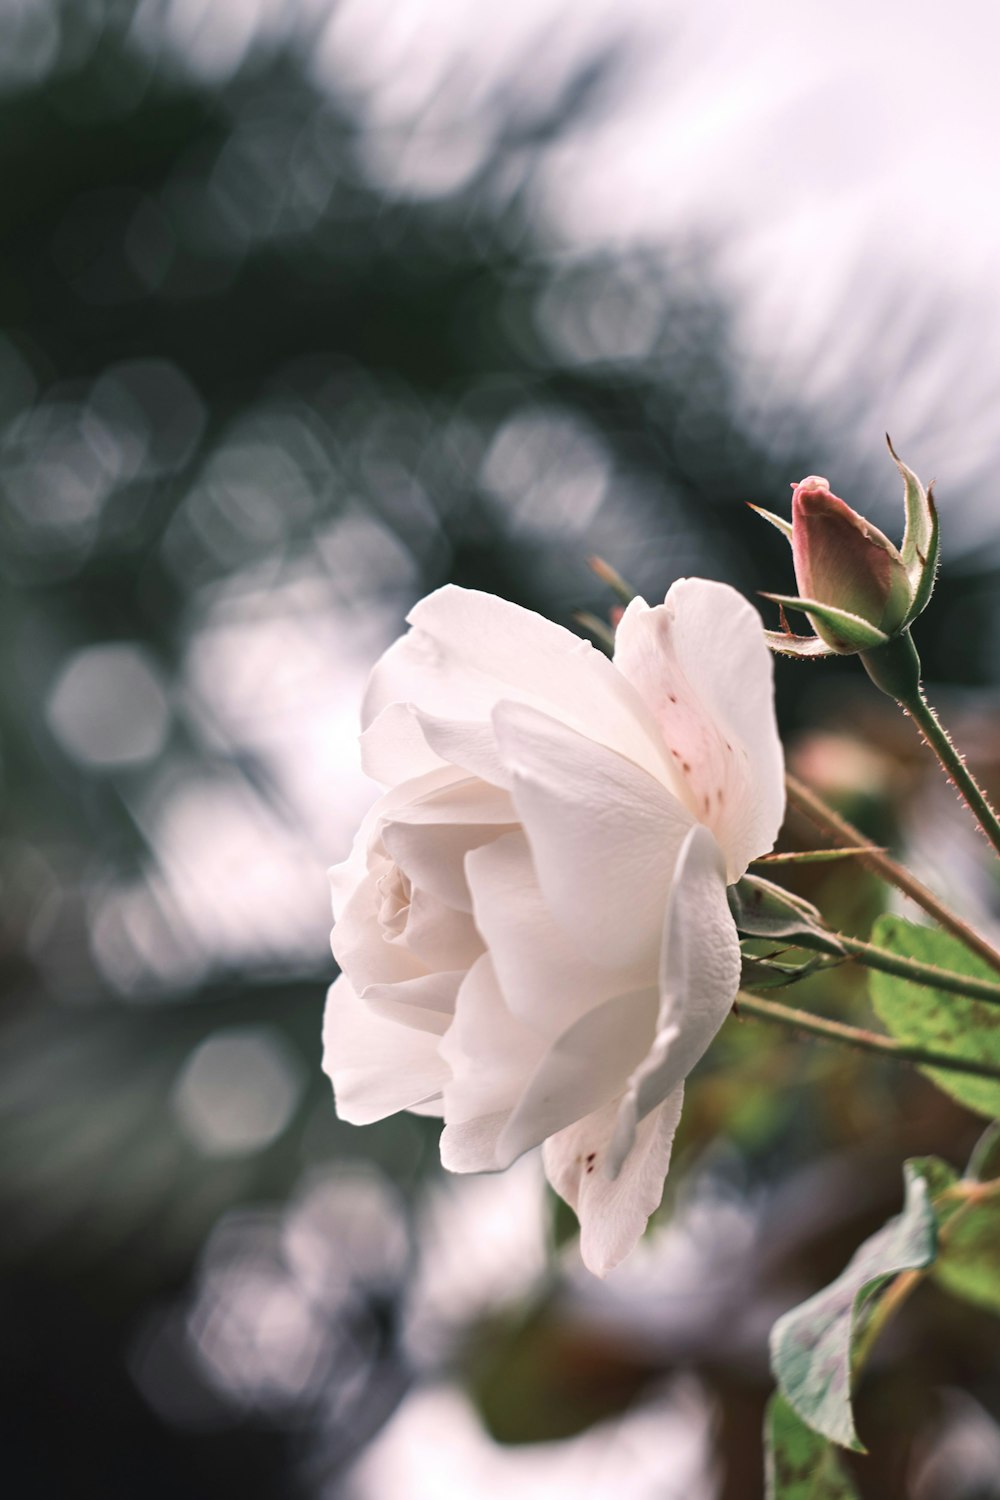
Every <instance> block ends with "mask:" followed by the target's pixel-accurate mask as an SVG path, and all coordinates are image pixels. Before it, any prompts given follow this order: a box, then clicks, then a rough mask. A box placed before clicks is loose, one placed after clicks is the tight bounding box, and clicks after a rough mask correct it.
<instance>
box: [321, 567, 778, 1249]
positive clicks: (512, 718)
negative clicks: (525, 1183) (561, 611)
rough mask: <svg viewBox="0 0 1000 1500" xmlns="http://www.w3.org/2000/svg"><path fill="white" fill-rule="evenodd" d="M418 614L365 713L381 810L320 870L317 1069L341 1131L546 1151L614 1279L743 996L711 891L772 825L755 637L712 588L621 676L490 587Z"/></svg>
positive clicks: (633, 629) (451, 1145) (674, 608)
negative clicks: (401, 1122) (374, 1126)
mask: <svg viewBox="0 0 1000 1500" xmlns="http://www.w3.org/2000/svg"><path fill="white" fill-rule="evenodd" d="M409 618H410V625H411V629H410V631H409V633H408V634H407V635H405V636H403V637H402V638H401V639H400V640H398V641H397V642H396V643H395V644H394V645H393V646H392V647H391V648H390V649H389V650H388V651H387V652H386V653H385V655H384V656H383V657H382V659H381V660H380V661H379V662H378V664H377V665H376V667H375V669H374V671H373V673H372V677H371V681H370V684H369V688H368V692H367V695H366V699H365V705H364V713H363V720H364V733H363V735H362V740H361V744H362V754H363V762H364V765H365V769H366V770H367V771H368V773H369V774H370V775H372V776H374V777H375V778H376V779H377V780H379V781H381V782H383V783H384V784H386V785H387V787H388V790H387V791H386V792H385V794H384V795H383V796H382V797H381V798H380V799H379V801H378V802H377V803H376V804H375V806H374V807H373V808H372V810H371V812H370V813H369V815H368V817H367V818H366V820H365V822H364V824H363V826H362V828H361V830H360V832H359V834H358V837H357V839H356V841H355V844H354V848H353V850H352V852H351V855H350V857H349V859H348V860H347V861H346V862H345V863H344V864H343V865H340V866H338V867H337V868H336V869H334V870H333V871H332V872H331V879H332V884H333V895H334V915H335V919H336V920H335V926H334V932H333V951H334V954H335V956H336V958H337V961H338V963H339V964H340V967H341V971H342V972H341V977H340V978H339V979H338V980H337V981H336V983H335V984H334V985H333V988H332V989H331V991H330V997H329V1000H328V1003H327V1011H326V1023H325V1037H324V1043H325V1060H324V1065H325V1067H326V1069H327V1071H328V1073H329V1074H330V1076H331V1077H332V1079H333V1084H334V1090H335V1094H336V1100H337V1109H338V1112H339V1114H340V1115H341V1117H342V1118H343V1119H345V1120H350V1121H353V1122H354V1123H356V1124H366V1123H368V1122H370V1121H373V1120H377V1119H381V1118H382V1117H384V1116H385V1115H389V1114H392V1113H394V1112H396V1111H397V1110H402V1109H410V1110H416V1111H418V1112H420V1113H422V1114H436V1115H440V1116H442V1117H443V1119H444V1130H443V1132H442V1136H441V1158H442V1161H443V1162H444V1165H445V1166H446V1167H449V1168H450V1169H451V1170H453V1171H456V1172H483V1171H493V1170H498V1169H502V1168H504V1167H507V1166H509V1165H510V1163H511V1162H513V1161H514V1160H515V1158H516V1157H518V1156H520V1155H521V1153H522V1152H525V1151H528V1150H530V1149H531V1148H532V1147H534V1146H539V1145H542V1146H543V1148H544V1149H543V1159H544V1162H545V1170H546V1172H547V1174H548V1177H549V1180H550V1181H551V1183H552V1185H553V1186H554V1188H555V1189H556V1191H557V1192H558V1193H560V1194H561V1195H562V1197H563V1198H565V1199H566V1201H567V1202H568V1203H569V1204H571V1205H572V1207H573V1208H574V1209H575V1211H576V1213H577V1215H578V1217H579V1219H580V1225H581V1249H582V1254H583V1258H584V1261H585V1262H586V1264H587V1265H588V1266H589V1267H590V1269H591V1270H592V1271H594V1272H596V1273H597V1274H598V1275H603V1274H605V1273H606V1272H607V1271H608V1270H609V1269H610V1268H611V1267H612V1266H614V1265H615V1264H617V1262H618V1261H620V1260H621V1259H622V1257H623V1256H625V1255H627V1254H628V1252H629V1251H630V1250H631V1249H632V1247H633V1246H634V1244H635V1242H636V1240H637V1239H638V1237H639V1235H640V1234H641V1233H642V1231H643V1228H644V1227H645V1224H646V1220H647V1219H648V1217H649V1215H650V1213H652V1211H653V1210H654V1209H655V1208H656V1206H657V1204H658V1203H659V1200H660V1196H661V1194H662V1191H663V1180H664V1177H665V1175H666V1171H667V1167H668V1165H669V1161H670V1151H671V1146H672V1143H673V1137H674V1132H675V1130H676V1127H677V1121H678V1118H679V1116H680V1109H681V1102H682V1096H683V1087H684V1079H685V1077H686V1076H687V1074H688V1073H689V1072H690V1071H691V1069H692V1068H693V1067H694V1065H695V1063H696V1062H697V1061H698V1059H699V1058H700V1057H701V1055H702V1054H703V1052H704V1051H705V1049H706V1048H707V1046H708V1045H709V1043H710V1042H711V1040H712V1038H713V1037H714V1036H715V1033H716V1032H717V1031H718V1029H719V1027H720V1026H721V1024H722V1022H723V1020H724V1019H725V1017H726V1015H727V1013H728V1011H729V1009H730V1007H731V1005H732V1002H733V998H734V996H735V994H736V991H737V988H738V986H739V975H740V951H739V943H738V939H737V934H736V929H735V927H734V924H733V919H732V917H731V915H730V912H729V907H728V903H727V899H726V886H727V884H728V883H731V882H733V881H736V880H738V879H739V878H740V876H741V875H742V874H743V873H744V871H745V869H746V867H747V865H748V863H749V862H750V860H752V859H754V858H755V857H756V856H758V855H760V854H763V853H764V852H766V851H767V850H768V849H770V848H771V846H772V844H773V842H774V838H775V836H776V834H777V831H778V828H779V827H780V824H781V819H782V815H783V812H784V781H783V761H782V752H781V745H780V741H779V739H778V734H777V728H776V725H775V720H774V707H773V697H774V695H773V685H772V666H771V657H770V653H769V651H768V648H767V645H766V644H765V639H764V632H763V629H762V626H761V623H760V619H759V617H758V615H757V613H756V611H754V610H753V609H752V608H751V607H750V606H749V605H748V604H747V603H746V601H745V600H744V599H743V598H742V597H741V596H740V595H739V594H737V593H736V592H735V591H734V590H732V589H730V588H728V587H727V586H725V585H724V584H718V583H710V582H706V581H704V580H702V579H682V580H681V581H680V582H678V583H675V584H674V585H673V587H672V588H671V590H670V592H669V593H668V595H667V597H666V600H665V602H664V603H663V604H660V605H657V606H655V607H654V608H650V607H649V606H648V605H647V604H645V603H644V602H643V601H642V600H641V599H636V600H633V602H632V603H631V604H630V605H629V607H628V609H627V610H626V611H625V614H624V617H623V618H622V621H621V623H620V625H619V627H618V631H617V636H616V648H615V657H614V661H613V662H611V661H609V660H608V659H607V658H606V657H605V656H603V655H602V654H601V653H600V652H599V651H597V650H595V649H594V648H593V647H592V646H590V645H589V643H588V642H586V641H582V640H580V639H579V638H578V637H576V636H574V635H572V634H571V633H570V632H569V631H566V630H563V629H562V628H561V627H559V626H557V625H554V624H552V623H551V622H549V621H547V620H545V619H543V618H542V617H541V616H539V615H536V614H533V613H531V612H530V611H528V610H524V609H520V608H518V607H517V606H516V605H513V604H509V603H506V602H505V601H504V600H502V599H498V598H495V597H494V596H493V595H490V594H482V593H476V592H473V591H470V590H466V589H460V588H455V587H451V586H449V587H447V588H443V589H440V590H438V592H437V593H434V594H431V595H430V596H429V597H428V598H426V599H423V600H422V601H421V602H420V603H419V604H418V605H417V606H416V607H415V608H414V610H413V611H412V613H411V615H410V617H409Z"/></svg>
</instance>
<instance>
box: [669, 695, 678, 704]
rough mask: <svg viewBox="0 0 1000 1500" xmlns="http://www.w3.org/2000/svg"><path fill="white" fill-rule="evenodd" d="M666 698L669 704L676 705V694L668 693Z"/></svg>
mask: <svg viewBox="0 0 1000 1500" xmlns="http://www.w3.org/2000/svg"><path fill="white" fill-rule="evenodd" d="M667 697H668V698H669V699H670V701H671V703H676V702H677V694H676V693H668V694H667Z"/></svg>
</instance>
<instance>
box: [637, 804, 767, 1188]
mask: <svg viewBox="0 0 1000 1500" xmlns="http://www.w3.org/2000/svg"><path fill="white" fill-rule="evenodd" d="M739 984H740V941H739V936H738V934H737V932H736V925H735V923H734V921H733V918H732V914H731V913H730V910H729V902H728V900H727V897H726V879H725V870H724V867H723V861H722V852H721V850H720V849H719V846H718V844H717V843H716V841H715V839H714V838H713V836H712V834H711V832H710V831H709V830H708V829H707V828H705V827H703V826H702V825H701V824H696V825H695V827H694V828H692V830H691V832H690V833H689V834H688V836H687V838H686V839H685V841H684V848H683V849H682V851H681V854H680V858H679V859H678V861H677V869H676V872H675V874H674V883H673V889H672V890H671V893H670V902H669V905H668V908H667V913H666V920H665V922H664V929H663V954H662V960H661V970H660V1014H659V1018H658V1021H657V1025H656V1040H655V1041H654V1043H653V1045H652V1047H651V1048H650V1051H649V1055H648V1056H647V1057H646V1058H645V1059H644V1061H643V1062H642V1063H641V1065H640V1066H639V1067H638V1068H636V1070H635V1072H634V1073H633V1075H632V1077H631V1078H630V1079H629V1082H628V1088H627V1089H626V1091H625V1094H624V1096H623V1098H622V1101H621V1105H620V1107H619V1111H618V1125H617V1127H616V1130H615V1136H614V1142H613V1146H612V1151H611V1155H610V1159H609V1169H610V1170H611V1171H612V1172H615V1171H617V1170H618V1169H619V1168H620V1167H621V1164H622V1163H623V1162H624V1161H625V1160H626V1158H627V1156H628V1154H629V1153H630V1150H631V1147H632V1142H633V1140H634V1139H636V1138H637V1127H638V1123H639V1121H641V1120H642V1119H643V1118H644V1117H645V1116H646V1115H648V1114H650V1113H651V1112H652V1111H653V1110H654V1109H656V1108H657V1107H658V1106H659V1105H660V1104H661V1103H662V1102H663V1100H664V1099H666V1098H667V1096H668V1095H669V1094H671V1093H673V1091H674V1090H675V1089H676V1088H677V1086H678V1085H679V1084H680V1083H681V1082H683V1080H684V1079H685V1078H686V1077H687V1075H688V1074H689V1073H690V1072H691V1069H692V1068H693V1067H694V1065H695V1063H697V1062H698V1060H699V1059H700V1058H701V1057H702V1055H703V1054H704V1052H705V1051H706V1049H707V1048H708V1046H709V1044H710V1042H711V1041H712V1039H713V1037H714V1036H715V1034H716V1032H717V1031H718V1030H719V1027H720V1026H721V1025H722V1023H723V1021H724V1020H725V1019H726V1017H727V1016H728V1014H729V1012H730V1010H731V1009H732V1004H733V1000H734V999H735V998H736V992H737V990H738V989H739Z"/></svg>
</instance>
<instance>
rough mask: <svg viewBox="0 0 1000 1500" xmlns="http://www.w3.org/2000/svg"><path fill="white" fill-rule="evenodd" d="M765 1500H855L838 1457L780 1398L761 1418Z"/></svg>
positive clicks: (772, 1403) (776, 1398)
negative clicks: (765, 1483) (762, 1418)
mask: <svg viewBox="0 0 1000 1500" xmlns="http://www.w3.org/2000/svg"><path fill="white" fill-rule="evenodd" d="M764 1463H765V1477H766V1482H767V1500H858V1492H857V1490H856V1489H855V1488H854V1485H853V1484H852V1482H851V1480H850V1478H849V1477H848V1475H847V1473H846V1471H845V1469H844V1465H843V1463H842V1462H841V1459H840V1456H839V1454H838V1453H837V1450H836V1448H834V1447H833V1446H832V1445H831V1444H830V1443H828V1442H827V1440H826V1438H824V1437H820V1436H819V1434H818V1433H816V1432H813V1431H812V1430H811V1429H810V1428H809V1427H807V1426H806V1424H805V1423H804V1422H803V1421H802V1420H801V1419H800V1418H799V1417H798V1416H796V1414H795V1412H794V1411H793V1410H792V1408H791V1407H790V1406H789V1404H788V1402H787V1401H785V1400H784V1399H783V1398H782V1397H781V1396H779V1395H774V1396H772V1397H771V1399H770V1401H769V1402H768V1406H767V1414H766V1416H765V1418H764Z"/></svg>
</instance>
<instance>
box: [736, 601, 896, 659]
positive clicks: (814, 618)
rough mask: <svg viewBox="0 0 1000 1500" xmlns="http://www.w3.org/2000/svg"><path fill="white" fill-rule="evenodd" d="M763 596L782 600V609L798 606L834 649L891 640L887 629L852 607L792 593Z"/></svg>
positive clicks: (865, 648)
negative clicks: (822, 601)
mask: <svg viewBox="0 0 1000 1500" xmlns="http://www.w3.org/2000/svg"><path fill="white" fill-rule="evenodd" d="M761 598H762V599H770V600H771V603H772V604H780V605H781V607H782V609H799V610H801V611H802V613H803V614H804V615H808V616H809V622H810V624H811V625H812V627H813V629H814V630H818V631H819V633H820V635H821V636H822V637H823V639H824V640H825V641H826V642H827V644H828V645H830V646H832V647H833V649H834V651H841V652H846V653H850V652H851V651H873V650H874V649H875V647H876V646H884V645H885V643H886V641H888V640H889V636H887V635H886V633H885V631H884V630H879V628H878V626H877V625H872V624H871V623H870V622H869V621H868V620H863V619H862V618H861V616H860V615H854V614H852V613H851V611H850V610H849V609H835V608H834V606H833V605H832V604H821V603H820V602H819V600H818V599H799V598H798V597H797V596H795V595H793V594H761Z"/></svg>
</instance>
